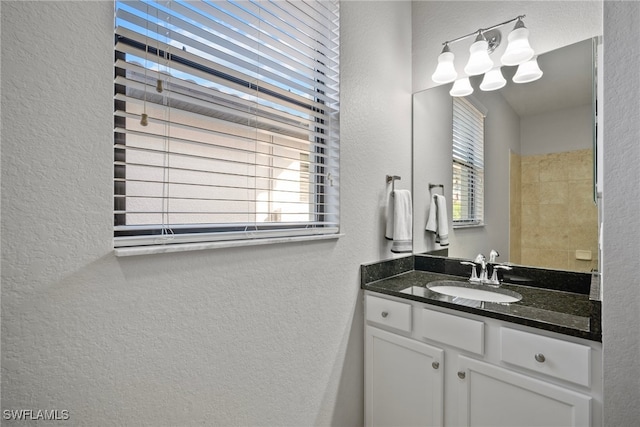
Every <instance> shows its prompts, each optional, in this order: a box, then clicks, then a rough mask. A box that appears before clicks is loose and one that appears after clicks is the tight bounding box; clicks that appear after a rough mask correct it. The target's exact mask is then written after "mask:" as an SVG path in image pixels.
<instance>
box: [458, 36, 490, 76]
mask: <svg viewBox="0 0 640 427" xmlns="http://www.w3.org/2000/svg"><path fill="white" fill-rule="evenodd" d="M478 38H480V36H479V37H478ZM469 53H470V55H469V62H467V65H466V66H465V67H464V72H465V73H467V74H468V75H470V76H476V75H478V74H482V73H484V72H487V71H489V70H490V69H491V68H493V61H492V60H491V58H489V43H488V42H487V41H486V40H484V39H480V40H478V39H476V41H475V42H474V43H473V44H472V45H471V47H470V48H469Z"/></svg>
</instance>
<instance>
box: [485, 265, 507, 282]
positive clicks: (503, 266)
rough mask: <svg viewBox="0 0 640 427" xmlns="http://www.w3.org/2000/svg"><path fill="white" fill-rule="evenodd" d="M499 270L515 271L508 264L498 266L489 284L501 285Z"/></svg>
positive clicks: (494, 267)
mask: <svg viewBox="0 0 640 427" xmlns="http://www.w3.org/2000/svg"><path fill="white" fill-rule="evenodd" d="M498 270H513V267H510V266H508V265H506V264H496V265H494V266H493V273H492V274H491V279H490V280H489V284H491V285H500V280H498Z"/></svg>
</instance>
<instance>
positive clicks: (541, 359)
mask: <svg viewBox="0 0 640 427" xmlns="http://www.w3.org/2000/svg"><path fill="white" fill-rule="evenodd" d="M534 357H535V359H536V362H540V363H544V361H545V360H547V358H546V357H544V354H542V353H536V355H535V356H534Z"/></svg>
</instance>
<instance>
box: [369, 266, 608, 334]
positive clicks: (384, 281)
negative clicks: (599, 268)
mask: <svg viewBox="0 0 640 427" xmlns="http://www.w3.org/2000/svg"><path fill="white" fill-rule="evenodd" d="M460 261H463V260H461V259H456V258H448V257H438V256H431V255H422V254H419V255H411V256H408V257H403V258H396V259H392V260H387V261H380V262H373V263H368V264H363V265H361V266H360V273H361V274H360V277H361V287H362V289H365V290H369V291H373V292H378V293H382V294H387V295H392V296H395V297H400V298H405V299H410V300H414V301H419V302H423V303H426V304H432V305H437V306H441V307H447V308H450V309H454V310H459V311H464V312H468V313H473V314H478V315H481V316H486V317H491V318H496V319H499V320H503V321H507V322H512V323H517V324H521V325H526V326H531V327H535V328H538V329H545V330H549V331H553V332H558V333H561V334H565V335H571V336H576V337H580V338H586V339H589V340H592V341H599V342H601V341H602V329H601V317H600V315H601V303H600V301H599V294H600V292H599V290H598V289H595V288H594V287H597V286H599V280H596V279H595V278H594V277H593V275H592V274H590V273H576V272H569V271H560V270H547V269H540V268H531V267H523V266H513V267H514V268H513V270H509V271H506V272H505V275H504V276H503V277H502V275H501V277H500V278H501V279H502V280H503V283H502V287H503V288H505V289H510V290H513V291H515V292H518V293H520V294H521V295H522V297H523V298H522V300H521V301H519V302H516V303H511V304H496V303H478V304H477V305H475V306H468V305H461V304H457V303H456V300H455V299H454V298H453V297H449V296H446V295H442V294H438V293H435V292H431V291H429V290H428V289H426V285H427V284H428V283H430V282H432V281H435V280H461V281H466V280H468V278H469V276H470V272H471V267H469V266H464V265H462V264H460ZM412 286H415V287H418V288H422V289H420V292H418V293H406V292H401V291H403V290H405V289H407V288H411V287H412Z"/></svg>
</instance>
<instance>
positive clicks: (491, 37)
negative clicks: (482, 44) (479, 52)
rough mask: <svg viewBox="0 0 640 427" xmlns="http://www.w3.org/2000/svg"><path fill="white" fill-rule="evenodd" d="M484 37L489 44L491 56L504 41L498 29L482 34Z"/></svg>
mask: <svg viewBox="0 0 640 427" xmlns="http://www.w3.org/2000/svg"><path fill="white" fill-rule="evenodd" d="M482 35H483V36H484V38H485V39H486V40H487V42H488V43H489V48H488V49H487V50H488V51H489V53H490V54H491V53H493V51H494V50H496V49H497V48H498V46H500V42H501V41H502V33H501V32H500V30H498V29H497V28H494V29H493V30H489V31H485V32H484V33H482Z"/></svg>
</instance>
